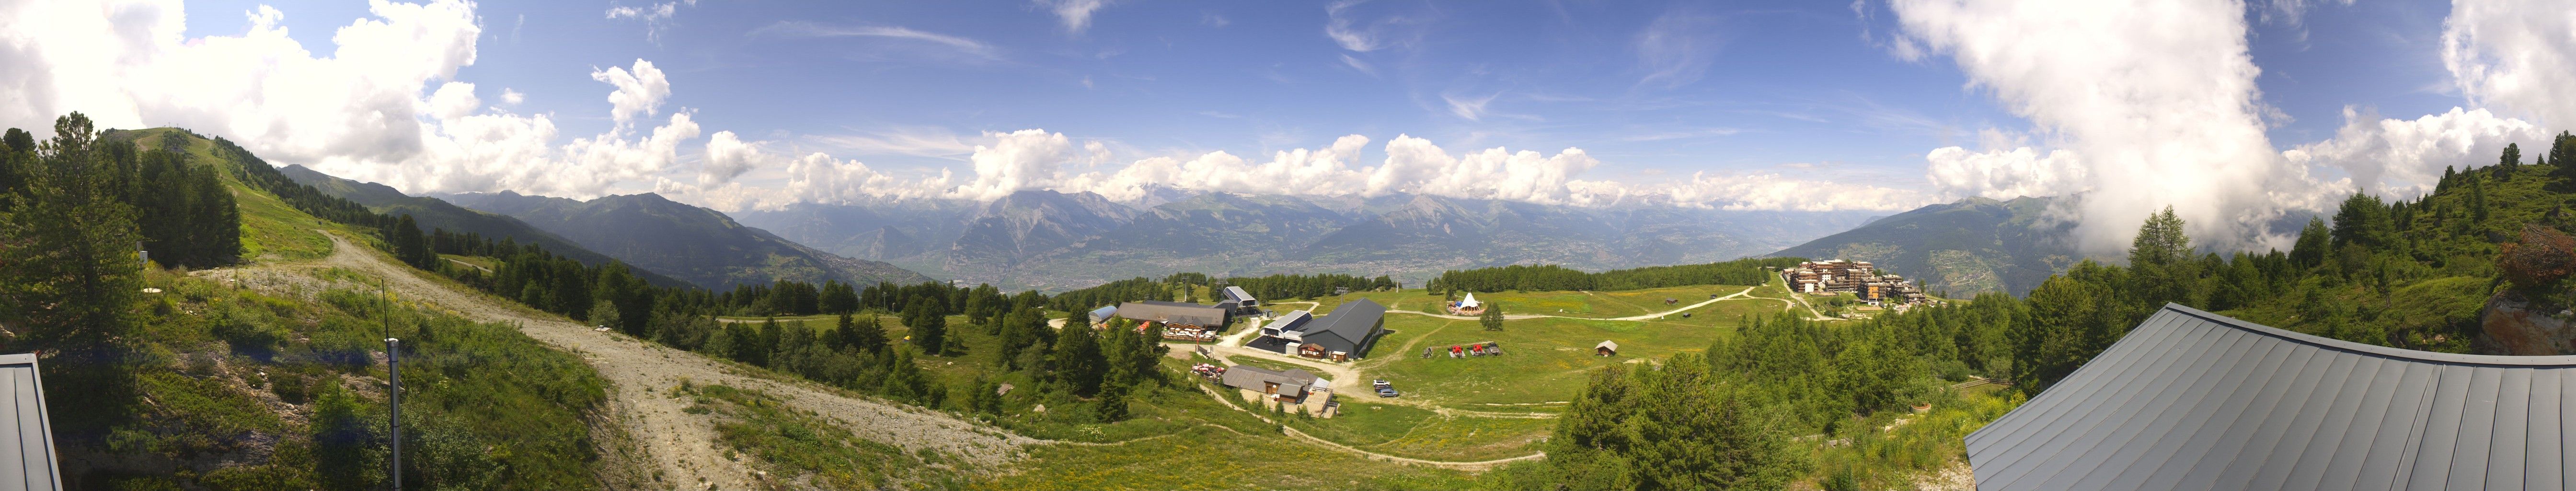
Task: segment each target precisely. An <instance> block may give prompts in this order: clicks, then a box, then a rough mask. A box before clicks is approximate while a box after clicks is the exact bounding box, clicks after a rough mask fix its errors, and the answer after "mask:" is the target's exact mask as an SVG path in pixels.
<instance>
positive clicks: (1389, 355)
mask: <svg viewBox="0 0 2576 491" xmlns="http://www.w3.org/2000/svg"><path fill="white" fill-rule="evenodd" d="M1754 302H1768V301H1751V300H1748V301H1730V302H1720V303H1719V305H1725V304H1728V303H1746V304H1752V303H1754ZM1694 317H1713V318H1712V319H1708V320H1704V321H1699V322H1704V323H1705V324H1696V323H1680V322H1635V321H1606V320H1581V319H1556V318H1540V319H1522V320H1513V321H1508V322H1506V323H1505V324H1504V327H1503V330H1502V331H1486V330H1484V328H1483V327H1482V326H1481V325H1479V324H1478V323H1477V321H1470V320H1450V319H1438V318H1431V317H1424V316H1415V315H1390V316H1388V317H1387V328H1388V329H1392V330H1395V331H1397V332H1396V333H1395V334H1390V335H1388V337H1387V338H1386V339H1382V340H1380V341H1378V348H1376V351H1373V352H1371V353H1370V354H1369V359H1368V360H1367V361H1364V362H1362V365H1361V368H1363V369H1365V370H1367V371H1368V372H1369V373H1371V374H1373V375H1374V376H1377V377H1379V378H1384V379H1387V380H1388V381H1392V382H1394V383H1395V384H1396V385H1397V387H1398V388H1399V389H1400V390H1404V392H1405V397H1408V398H1419V399H1423V400H1429V401H1433V402H1436V403H1440V404H1447V405H1450V406H1452V407H1467V406H1465V405H1470V404H1488V403H1492V404H1518V403H1540V402H1550V401H1564V400H1569V398H1571V397H1573V396H1574V394H1575V393H1577V392H1580V391H1581V390H1582V388H1583V386H1584V384H1585V382H1586V375H1585V374H1586V373H1587V372H1589V371H1591V370H1592V369H1595V368H1599V367H1602V366H1605V365H1608V364H1610V363H1624V362H1627V361H1629V360H1637V359H1653V358H1660V357H1664V356H1668V355H1671V354H1673V353H1679V352H1685V351H1689V352H1697V351H1702V350H1705V349H1707V347H1708V345H1709V343H1710V342H1713V341H1715V340H1717V339H1718V338H1719V337H1720V336H1731V335H1733V334H1734V332H1735V330H1734V327H1733V322H1734V320H1733V318H1732V317H1729V316H1694ZM1716 317H1724V318H1716ZM1694 320H1697V319H1694ZM1602 340H1612V341H1617V342H1618V343H1619V346H1620V352H1619V356H1616V357H1608V358H1604V357H1598V356H1593V353H1592V347H1593V345H1595V344H1598V343H1600V342H1601V341H1602ZM1480 341H1495V342H1499V343H1502V346H1503V351H1504V353H1506V354H1505V355H1503V356H1486V357H1466V358H1450V357H1448V355H1447V354H1445V353H1440V354H1435V355H1433V356H1432V357H1431V358H1422V357H1421V352H1422V347H1423V346H1435V347H1442V348H1443V350H1444V351H1445V347H1447V346H1450V345H1461V344H1467V343H1474V342H1480Z"/></svg>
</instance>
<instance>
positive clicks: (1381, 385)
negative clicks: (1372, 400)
mask: <svg viewBox="0 0 2576 491" xmlns="http://www.w3.org/2000/svg"><path fill="white" fill-rule="evenodd" d="M1369 385H1370V386H1372V387H1377V388H1380V389H1385V388H1391V387H1395V384H1390V383H1387V382H1386V379H1377V380H1376V381H1374V382H1371V383H1370V384H1369Z"/></svg>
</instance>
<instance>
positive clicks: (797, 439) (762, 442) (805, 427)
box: [683, 385, 969, 489]
mask: <svg viewBox="0 0 2576 491" xmlns="http://www.w3.org/2000/svg"><path fill="white" fill-rule="evenodd" d="M683 393H684V394H686V395H687V396H690V397H696V398H697V404H695V405H693V406H691V407H690V408H689V409H690V410H692V411H697V410H705V411H708V412H712V413H715V414H718V415H720V416H722V419H721V420H719V421H718V422H717V423H716V435H717V436H716V438H717V440H718V441H721V442H723V443H724V444H725V446H726V447H728V448H730V449H731V450H732V451H734V452H741V453H744V454H749V455H751V456H754V457H758V459H757V460H756V461H755V462H758V464H757V465H759V466H760V467H762V468H763V470H766V471H769V472H770V473H771V475H772V476H773V478H775V479H779V480H785V481H790V482H795V481H802V482H806V483H808V484H810V485H813V486H820V487H823V488H826V489H869V488H913V487H940V488H951V487H955V486H956V485H957V481H956V479H957V477H956V476H958V475H959V474H960V472H962V471H967V470H969V469H967V468H966V464H965V463H964V462H963V460H962V459H955V458H953V457H950V456H948V455H944V454H935V453H934V454H927V455H917V454H913V453H906V452H904V451H903V449H902V448H898V447H895V446H892V445H887V444H884V443H878V442H876V441H873V440H868V439H865V438H859V437H857V436H856V435H853V434H851V433H850V430H848V429H847V428H843V427H841V426H839V425H835V424H832V423H831V422H829V421H825V420H823V419H822V418H820V417H817V416H815V415H812V414H807V413H803V412H799V411H797V410H796V409H793V408H788V407H785V406H784V405H783V404H782V403H780V402H779V400H778V399H777V398H775V397H771V396H769V395H768V394H765V393H761V392H758V391H750V390H742V389H736V388H733V387H729V386H724V385H707V386H694V387H687V388H686V389H685V390H684V391H683ZM728 456H731V455H730V454H728ZM929 464H939V465H936V466H934V465H929ZM925 484H929V485H931V486H924V485H925Z"/></svg>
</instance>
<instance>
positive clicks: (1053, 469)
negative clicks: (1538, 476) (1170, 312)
mask: <svg viewBox="0 0 2576 491" xmlns="http://www.w3.org/2000/svg"><path fill="white" fill-rule="evenodd" d="M1201 397H1202V398H1204V396H1201ZM1028 455H1029V458H1028V459H1027V460H1026V461H1025V465H1024V466H1023V467H1022V468H1021V471H1020V472H1018V473H1015V474H1009V475H997V476H987V477H986V480H985V481H982V482H977V483H974V484H973V485H972V486H970V489H989V490H1011V491H1023V490H1068V491H1093V490H1131V489H1132V490H1235V489H1332V490H1382V489H1475V488H1479V487H1482V486H1484V485H1485V484H1486V483H1485V482H1483V481H1482V480H1480V479H1479V476H1477V475H1473V474H1468V473H1464V472H1458V471H1449V470H1442V469H1433V468H1425V467H1417V466H1409V465H1403V464H1396V463H1391V462H1384V461H1377V460H1370V459H1366V458H1362V457H1360V456H1357V455H1353V454H1350V453H1345V452H1342V451H1338V450H1333V449H1328V448H1324V447H1320V446H1316V445H1313V444H1309V443H1306V442H1300V441H1295V440H1291V439H1289V437H1287V436H1283V435H1279V434H1276V433H1270V432H1267V431H1260V432H1243V433H1237V432H1235V431H1229V430H1226V429H1221V428H1218V427H1215V426H1197V427H1193V428H1190V429H1187V430H1183V431H1179V432H1174V433H1171V434H1169V435H1168V436H1163V437H1158V438H1154V439H1151V440H1135V441H1130V442H1127V443H1123V444H1117V445H1106V446H1072V445H1050V446H1039V447H1034V448H1031V449H1029V451H1028Z"/></svg>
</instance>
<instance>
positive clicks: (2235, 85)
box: [1890, 0, 2317, 253]
mask: <svg viewBox="0 0 2576 491" xmlns="http://www.w3.org/2000/svg"><path fill="white" fill-rule="evenodd" d="M1890 7H1891V9H1892V10H1893V11H1894V12H1895V14H1896V18H1897V20H1898V24H1899V25H1900V26H1901V30H1902V32H1903V35H1904V36H1906V37H1907V38H1908V39H1910V40H1911V42H1913V43H1916V44H1918V45H1919V46H1920V48H1921V50H1922V51H1921V53H1924V54H1930V55H1945V54H1946V55H1948V56H1949V57H1950V58H1952V59H1953V60H1954V61H1955V62H1956V63H1957V64H1958V66H1959V68H1960V69H1961V71H1963V72H1965V73H1966V74H1967V75H1968V78H1969V80H1970V84H1971V85H1972V86H1974V87H1976V88H1980V89H1984V90H1987V91H1990V92H1991V93H1992V94H1993V95H1994V96H1995V97H1996V98H1997V99H1998V100H1999V101H2000V102H2002V103H2003V105H2004V106H2005V107H2006V108H2007V109H2008V110H2010V111H2011V112H2013V113H2015V114H2017V115H2020V116H2022V117H2024V118H2027V119H2028V120H2029V121H2030V122H2031V123H2032V124H2033V125H2034V126H2036V127H2037V130H2038V132H2039V133H2040V134H2041V135H2043V136H2044V137H2046V138H2047V139H2049V140H2051V141H2052V142H2054V143H2055V145H2054V146H2056V147H2058V148H2060V149H2062V150H2063V151H2066V152H2070V153H2069V154H2060V153H2058V152H2057V151H2050V152H2048V153H2047V156H2046V157H2041V155H2040V153H2039V152H2038V151H2037V150H2033V151H2031V153H2029V154H2028V155H2026V156H2017V155H2016V154H2015V152H2018V150H2011V151H2004V152H2000V153H1988V154H1983V155H1977V154H1968V153H1966V152H1965V151H1964V150H1952V151H1935V152H1934V153H1933V154H1930V155H1927V158H1931V156H1932V155H1939V156H1940V157H1941V159H1942V160H1938V161H1936V162H1935V164H1936V165H1935V167H1937V168H1936V169H1933V172H1934V175H1933V176H1932V177H1931V178H1932V179H1933V180H1935V181H1936V182H1940V183H1941V184H1940V185H1941V186H1943V187H1944V188H1945V189H1950V190H1967V191H1973V192H1977V193H1980V194H1983V193H2001V192H2006V191H2008V190H2015V189H2066V188H2081V189H2083V190H2085V191H2086V192H2085V194H2083V198H2082V203H2081V204H2080V205H2079V207H2080V209H2079V210H2077V211H2080V212H2081V213H2082V215H2083V217H2084V220H2082V221H2081V222H2080V225H2079V226H2078V230H2077V233H2078V239H2079V242H2080V243H2081V244H2082V246H2083V247H2084V248H2085V249H2086V250H2087V251H2089V252H2094V253H2108V252H2112V251H2116V250H2118V249H2119V248H2122V247H2125V246H2126V244H2127V243H2128V239H2129V236H2130V235H2132V234H2134V233H2135V231H2136V228H2137V223H2138V221H2139V220H2141V219H2144V218H2145V217H2146V216H2147V215H2148V214H2150V213H2152V212H2154V211H2155V210H2157V209H2161V208H2163V207H2165V206H2168V205H2170V206H2173V207H2174V208H2175V209H2176V211H2177V212H2179V213H2180V214H2181V215H2182V216H2183V218H2184V219H2185V220H2187V221H2189V223H2190V228H2191V230H2189V232H2190V233H2192V235H2193V236H2194V237H2201V238H2203V239H2204V240H2205V241H2207V242H2205V243H2210V244H2212V245H2217V246H2220V247H2249V246H2251V245H2253V244H2256V243H2260V242H2265V241H2266V239H2265V237H2264V236H2265V235H2267V234H2275V233H2274V232H2270V231H2267V230H2265V229H2264V227H2265V224H2266V223H2268V222H2269V221H2271V220H2272V219H2273V218H2276V217H2278V216H2281V214H2282V213H2284V209H2285V208H2308V207H2313V206H2315V205H2316V204H2317V203H2313V201H2314V200H2312V199H2308V198H2305V197H2284V196H2279V195H2278V194H2279V193H2278V192H2276V191H2277V190H2296V189H2314V188H2315V187H2316V185H2317V184H2316V183H2315V182H2314V181H2313V180H2311V179H2310V178H2309V177H2308V175H2307V173H2306V172H2305V169H2304V168H2302V167H2300V166H2297V165H2292V164H2290V163H2288V162H2286V161H2285V160H2284V159H2283V158H2282V157H2281V156H2280V154H2279V153H2277V152H2276V151H2274V150H2273V148H2272V146H2271V143H2270V141H2269V140H2268V139H2267V138H2266V137H2265V136H2264V134H2263V130H2264V125H2263V121H2262V118H2261V116H2260V114H2261V113H2262V111H2263V108H2262V105H2261V104H2260V102H2259V99H2260V95H2259V93H2258V91H2257V89H2256V87H2255V82H2254V79H2255V76H2256V75H2257V74H2259V73H2260V72H2261V70H2260V69H2258V68H2256V67H2255V66H2254V62H2253V59H2252V58H2251V56H2250V55H2248V54H2247V48H2246V32H2247V27H2246V12H2245V10H2244V9H2245V8H2246V6H2245V4H2244V3H2242V2H2235V1H2227V0H2178V1H2168V2H2077V3H2049V4H2047V5H2046V6H2044V7H2043V6H2040V5H2035V4H2025V3H2023V2H2003V1H1974V0H1894V1H1893V2H1892V4H1891V5H1890ZM1900 54H1903V52H1900ZM2025 157H2026V158H2025ZM2061 158H2063V159H2066V160H2060V159H2061ZM2069 163H2080V164H2081V165H2082V170H2081V177H2080V181H2076V182H2083V183H2084V185H2080V186H2077V185H2070V184H2067V182H2068V180H2069V179H2078V178H2077V177H2075V176H2076V174H2074V171H2073V170H2072V169H2068V168H2067V164H2069ZM2014 169H2026V170H2031V171H2041V172H2045V173H2038V174H2034V173H2016V172H2011V170H2014ZM1944 173H1946V175H1945V174H1944ZM1981 173H1982V174H1984V175H1983V176H1980V174H1981Z"/></svg>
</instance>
